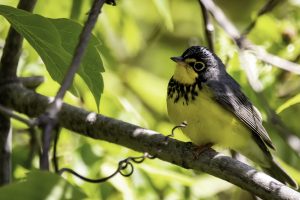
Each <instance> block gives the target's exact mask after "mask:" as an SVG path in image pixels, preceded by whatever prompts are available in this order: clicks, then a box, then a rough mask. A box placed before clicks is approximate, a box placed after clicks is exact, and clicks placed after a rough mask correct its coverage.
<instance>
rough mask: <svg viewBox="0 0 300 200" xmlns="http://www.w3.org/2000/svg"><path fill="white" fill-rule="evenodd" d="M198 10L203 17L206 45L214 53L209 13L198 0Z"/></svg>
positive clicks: (212, 30) (212, 29) (212, 27)
mask: <svg viewBox="0 0 300 200" xmlns="http://www.w3.org/2000/svg"><path fill="white" fill-rule="evenodd" d="M199 4H200V8H201V11H202V16H203V23H204V28H205V37H206V41H207V43H208V48H209V49H210V50H211V51H212V52H214V39H213V33H214V26H213V24H212V22H211V19H210V16H209V13H208V11H207V9H206V8H205V6H204V5H203V3H202V2H201V0H199Z"/></svg>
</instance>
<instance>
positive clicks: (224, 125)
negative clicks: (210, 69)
mask: <svg viewBox="0 0 300 200" xmlns="http://www.w3.org/2000/svg"><path fill="white" fill-rule="evenodd" d="M196 92H197V93H198V95H197V96H196V97H195V100H190V101H188V102H186V101H185V99H184V98H180V99H179V100H178V101H177V102H176V103H175V102H174V99H175V98H176V95H173V97H168V99H167V108H168V114H169V117H170V119H171V120H172V121H173V122H174V124H176V125H179V124H180V123H181V122H183V121H186V122H187V124H188V125H187V127H186V128H183V129H182V131H183V133H184V134H185V135H187V136H188V137H189V138H190V139H191V141H192V142H193V143H195V144H197V145H203V144H206V143H213V144H219V145H221V146H223V147H229V148H232V149H239V148H241V147H243V146H244V145H245V144H246V143H247V142H248V141H249V140H250V139H251V134H249V132H250V131H249V129H248V128H247V127H245V125H244V124H243V123H242V122H240V121H239V120H238V119H237V118H236V117H235V116H234V114H232V113H230V112H229V111H227V110H226V109H224V108H223V107H222V106H221V105H220V104H218V103H217V102H215V101H214V100H213V99H212V98H211V96H212V95H211V93H210V92H209V88H208V87H205V86H204V87H203V88H202V89H201V90H199V89H197V91H196Z"/></svg>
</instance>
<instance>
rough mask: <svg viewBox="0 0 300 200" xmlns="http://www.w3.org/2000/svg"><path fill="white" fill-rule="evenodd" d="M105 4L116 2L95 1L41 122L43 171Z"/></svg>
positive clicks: (47, 165)
mask: <svg viewBox="0 0 300 200" xmlns="http://www.w3.org/2000/svg"><path fill="white" fill-rule="evenodd" d="M104 3H109V4H113V3H114V1H111V0H110V1H106V0H94V2H93V5H92V7H91V10H90V12H89V15H88V19H87V21H86V23H85V24H84V27H83V29H82V32H81V34H80V37H79V42H78V44H77V47H76V49H75V53H74V55H73V59H72V61H71V64H70V67H69V68H68V71H67V72H66V75H65V76H64V79H63V81H62V84H61V87H60V88H59V90H58V92H57V94H56V96H55V99H54V101H53V102H52V103H51V104H50V106H49V108H48V109H47V110H46V118H45V116H43V117H41V118H44V119H43V120H41V121H42V122H45V126H44V128H43V130H44V131H43V148H42V149H43V152H42V157H41V169H44V170H49V156H48V152H49V148H50V140H51V132H52V130H53V128H54V127H55V126H57V123H56V121H57V119H56V116H57V113H58V112H59V111H60V109H61V106H62V103H63V97H64V96H65V94H66V92H67V90H68V89H69V88H70V86H71V84H72V82H73V79H74V76H75V73H76V72H77V70H78V68H79V66H80V61H81V59H82V57H83V55H84V51H85V49H86V47H87V45H88V41H89V38H90V36H91V32H92V29H93V28H94V26H95V24H96V21H97V18H98V15H99V13H100V11H101V8H102V6H103V5H104Z"/></svg>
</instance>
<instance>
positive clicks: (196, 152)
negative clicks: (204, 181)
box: [193, 142, 214, 160]
mask: <svg viewBox="0 0 300 200" xmlns="http://www.w3.org/2000/svg"><path fill="white" fill-rule="evenodd" d="M213 145H214V144H213V143H211V142H210V143H206V144H203V145H200V146H199V145H198V146H196V147H195V150H194V153H193V155H194V159H195V160H198V159H199V157H200V155H201V154H202V153H203V152H204V151H206V150H208V149H210V148H211V147H212V146H213Z"/></svg>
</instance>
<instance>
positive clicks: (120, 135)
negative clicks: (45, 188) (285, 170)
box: [0, 84, 300, 200]
mask: <svg viewBox="0 0 300 200" xmlns="http://www.w3.org/2000/svg"><path fill="white" fill-rule="evenodd" d="M3 95H4V96H7V99H6V101H4V102H3V104H4V106H7V107H10V108H11V109H14V110H16V111H18V112H21V113H25V114H27V115H28V116H30V117H35V116H39V115H40V114H41V113H43V112H44V110H45V108H46V107H47V106H48V103H49V98H48V97H45V96H42V95H39V94H36V93H34V92H33V91H30V90H27V89H24V88H22V87H20V86H19V85H17V84H11V85H6V86H3V87H2V88H0V96H3ZM58 118H59V122H60V124H59V125H60V126H62V127H64V128H67V129H69V130H72V131H74V132H77V133H79V134H81V135H84V136H87V137H91V138H94V139H101V140H105V141H108V142H112V143H115V144H119V145H122V146H125V147H128V148H131V149H133V150H135V151H140V152H148V153H150V154H151V155H156V157H157V158H159V159H161V160H164V161H167V162H170V163H173V164H176V165H179V166H181V167H184V168H187V169H195V170H201V171H203V172H206V173H209V174H211V175H213V176H216V177H219V178H221V179H224V180H227V181H229V182H231V183H233V184H235V185H237V186H239V187H241V188H243V189H245V190H248V191H250V192H251V193H253V194H255V195H257V196H259V197H261V198H263V199H295V200H296V199H300V193H298V192H296V191H294V190H293V189H291V188H289V187H287V186H285V185H283V184H281V183H280V182H278V181H276V180H275V179H273V178H271V177H270V176H268V175H266V174H264V173H262V172H258V171H256V170H255V169H254V168H252V167H250V166H248V165H246V164H244V163H241V162H239V161H237V160H234V159H232V158H230V157H227V156H224V155H221V154H218V153H217V152H215V151H213V150H211V149H210V150H208V151H205V152H203V153H202V154H201V155H199V156H198V159H195V155H197V147H196V146H194V145H192V144H190V143H184V142H181V141H178V140H175V139H172V138H170V139H169V140H168V144H167V145H165V144H164V141H165V136H163V135H161V134H159V133H157V132H155V131H151V130H147V129H144V128H142V127H139V126H136V125H133V124H129V123H126V122H123V121H119V120H116V119H112V118H109V117H105V116H103V115H99V114H96V113H93V112H88V111H86V110H83V109H80V108H76V107H74V106H71V105H68V104H63V106H62V109H61V112H60V113H59V114H58Z"/></svg>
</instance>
